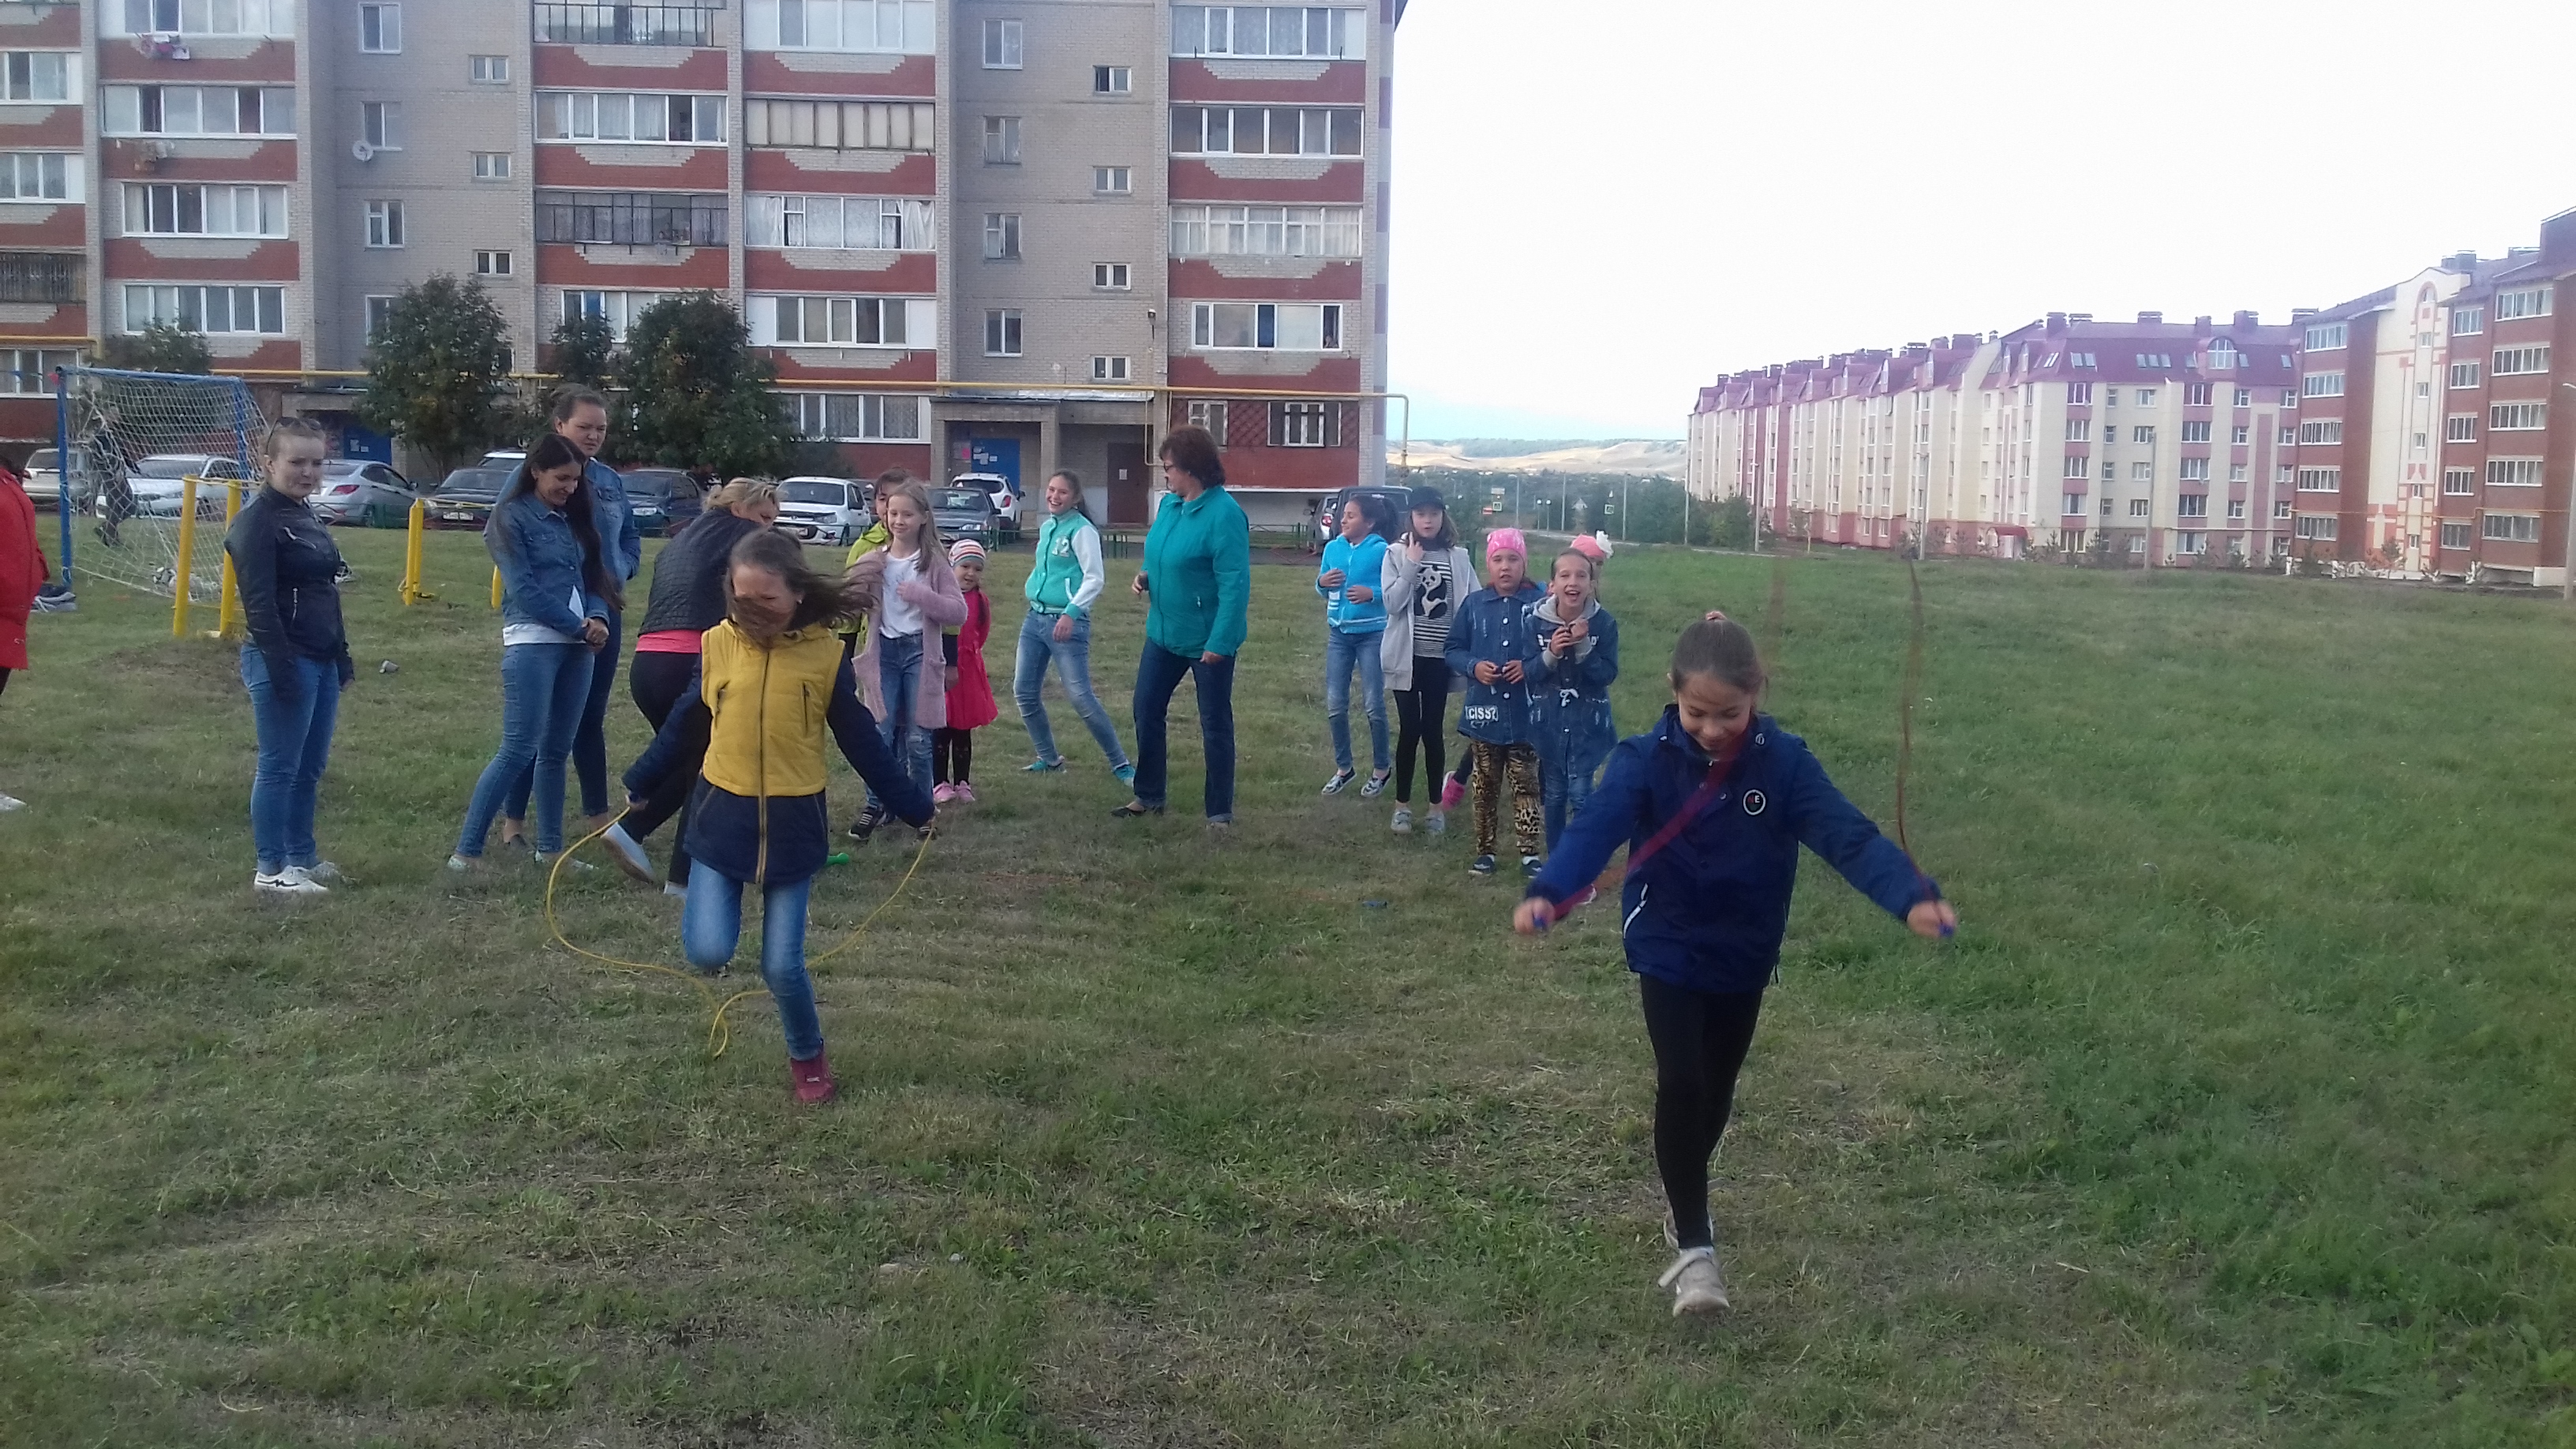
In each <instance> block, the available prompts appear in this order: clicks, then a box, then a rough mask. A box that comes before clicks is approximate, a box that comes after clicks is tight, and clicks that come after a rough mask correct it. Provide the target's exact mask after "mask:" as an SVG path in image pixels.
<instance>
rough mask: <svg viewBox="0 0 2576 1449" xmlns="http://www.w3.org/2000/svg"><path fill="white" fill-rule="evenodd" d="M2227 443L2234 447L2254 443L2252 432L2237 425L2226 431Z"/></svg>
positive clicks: (2243, 426) (2240, 424) (2242, 425)
mask: <svg viewBox="0 0 2576 1449" xmlns="http://www.w3.org/2000/svg"><path fill="white" fill-rule="evenodd" d="M2227 441H2228V442H2229V443H2231V444H2233V445H2234V446H2236V447H2240V448H2241V447H2244V446H2245V445H2246V444H2248V443H2251V442H2253V441H2254V430H2253V429H2252V428H2249V427H2246V426H2245V425H2244V424H2242V423H2239V424H2237V425H2236V426H2235V427H2232V428H2229V429H2228V430H2227Z"/></svg>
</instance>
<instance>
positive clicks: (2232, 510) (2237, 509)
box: [2227, 498, 2245, 523]
mask: <svg viewBox="0 0 2576 1449" xmlns="http://www.w3.org/2000/svg"><path fill="white" fill-rule="evenodd" d="M2227 521H2228V522H2230V523H2243V522H2244V521H2245V500H2244V499H2242V498H2230V499H2228V500H2227Z"/></svg>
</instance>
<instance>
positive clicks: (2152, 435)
mask: <svg viewBox="0 0 2576 1449" xmlns="http://www.w3.org/2000/svg"><path fill="white" fill-rule="evenodd" d="M2155 440H2156V430H2155V429H2153V428H2131V429H2129V441H2131V442H2133V443H2152V442H2154V441H2155Z"/></svg>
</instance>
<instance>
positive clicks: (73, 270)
mask: <svg viewBox="0 0 2576 1449" xmlns="http://www.w3.org/2000/svg"><path fill="white" fill-rule="evenodd" d="M87 272H88V268H87V267H85V266H83V265H82V262H81V258H80V256H79V255H78V254H77V253H73V252H0V302H80V301H83V300H86V297H87V293H86V292H85V291H84V290H83V285H84V284H83V281H82V279H83V278H84V277H85V276H86V275H87Z"/></svg>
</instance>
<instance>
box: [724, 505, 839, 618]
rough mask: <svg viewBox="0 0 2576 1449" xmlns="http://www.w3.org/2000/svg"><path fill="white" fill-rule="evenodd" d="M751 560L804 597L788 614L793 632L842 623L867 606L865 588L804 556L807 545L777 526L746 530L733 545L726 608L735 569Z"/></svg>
mask: <svg viewBox="0 0 2576 1449" xmlns="http://www.w3.org/2000/svg"><path fill="white" fill-rule="evenodd" d="M744 564H749V565H750V566H752V567H753V568H756V569H766V570H768V571H769V572H770V573H773V574H776V575H777V576H778V579H779V582H781V583H783V584H785V585H787V590H788V592H789V593H793V594H802V595H804V599H803V601H802V602H800V603H798V604H797V606H796V612H795V613H794V614H792V615H790V616H789V617H788V620H787V628H788V630H789V631H790V632H793V631H795V630H798V629H810V628H812V627H813V626H814V625H816V624H842V623H848V622H850V621H852V620H854V619H856V618H858V617H859V615H860V613H861V612H862V611H863V610H864V609H865V608H866V601H865V598H864V591H863V590H862V589H860V588H859V587H858V586H857V585H856V584H853V583H851V582H850V581H849V580H847V579H845V578H843V577H842V576H840V575H839V574H827V573H824V572H823V571H821V570H820V569H817V568H815V567H814V566H813V564H812V563H810V562H808V561H807V560H806V557H805V546H804V545H803V544H801V543H798V542H797V541H796V540H794V539H792V538H789V537H788V536H787V535H786V534H783V533H780V532H779V531H778V530H776V529H774V528H764V529H761V530H759V531H758V532H755V533H749V534H745V535H744V536H743V540H742V542H740V543H737V544H735V545H734V546H733V553H732V554H731V555H730V556H728V557H727V558H726V560H725V610H726V612H728V613H730V612H732V610H733V571H734V569H736V568H737V567H739V566H741V565H744Z"/></svg>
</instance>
